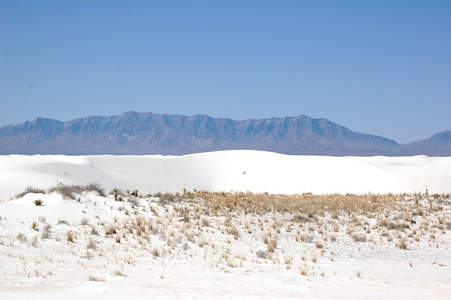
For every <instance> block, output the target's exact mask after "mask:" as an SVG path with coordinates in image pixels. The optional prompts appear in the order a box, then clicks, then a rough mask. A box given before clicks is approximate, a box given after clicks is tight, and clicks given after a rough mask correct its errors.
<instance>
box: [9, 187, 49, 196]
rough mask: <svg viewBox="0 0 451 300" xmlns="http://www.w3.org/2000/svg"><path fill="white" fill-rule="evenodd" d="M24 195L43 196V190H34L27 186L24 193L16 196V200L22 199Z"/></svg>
mask: <svg viewBox="0 0 451 300" xmlns="http://www.w3.org/2000/svg"><path fill="white" fill-rule="evenodd" d="M26 194H45V190H43V189H40V188H35V187H32V186H28V187H27V188H26V189H25V191H23V192H21V193H19V194H17V195H16V198H22V197H23V196H25V195H26Z"/></svg>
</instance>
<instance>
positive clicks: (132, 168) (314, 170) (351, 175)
mask: <svg viewBox="0 0 451 300" xmlns="http://www.w3.org/2000/svg"><path fill="white" fill-rule="evenodd" d="M60 182H61V183H65V184H72V183H78V184H88V183H91V182H97V183H99V184H100V185H102V186H103V187H104V188H106V189H107V190H109V189H112V188H114V187H118V188H122V189H130V190H134V189H138V190H139V191H140V192H141V193H155V192H181V191H182V190H183V189H187V190H194V189H197V190H209V191H226V192H230V191H236V192H238V191H243V192H246V191H250V192H268V193H285V194H294V193H307V192H309V193H313V194H331V193H354V194H364V193H415V192H424V191H425V190H426V189H428V191H429V192H430V193H451V157H426V156H415V157H327V156H292V155H282V154H276V153H271V152H263V151H245V150H235V151H219V152H210V153H201V154H192V155H185V156H159V155H152V156H110V155H104V156H62V155H45V156H41V155H34V156H24V155H9V156H0V201H6V200H8V199H10V198H11V197H12V196H13V195H14V194H16V193H18V192H21V191H23V190H24V189H25V188H26V187H27V186H35V187H40V188H48V187H51V186H52V185H55V184H57V183H60Z"/></svg>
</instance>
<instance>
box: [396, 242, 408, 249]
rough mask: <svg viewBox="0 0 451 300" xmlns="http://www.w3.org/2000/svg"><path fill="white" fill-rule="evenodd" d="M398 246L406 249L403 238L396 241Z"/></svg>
mask: <svg viewBox="0 0 451 300" xmlns="http://www.w3.org/2000/svg"><path fill="white" fill-rule="evenodd" d="M398 248H399V249H403V250H406V249H407V242H406V240H405V239H402V240H400V241H399V242H398Z"/></svg>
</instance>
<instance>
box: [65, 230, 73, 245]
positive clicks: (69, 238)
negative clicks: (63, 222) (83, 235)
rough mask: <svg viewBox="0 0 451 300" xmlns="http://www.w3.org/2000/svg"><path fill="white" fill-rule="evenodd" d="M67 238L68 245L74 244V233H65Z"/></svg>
mask: <svg viewBox="0 0 451 300" xmlns="http://www.w3.org/2000/svg"><path fill="white" fill-rule="evenodd" d="M66 236H67V242H68V243H73V242H74V233H73V232H72V231H70V230H68V231H67V233H66Z"/></svg>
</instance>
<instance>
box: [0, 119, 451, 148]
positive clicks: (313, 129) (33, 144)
mask: <svg viewBox="0 0 451 300" xmlns="http://www.w3.org/2000/svg"><path fill="white" fill-rule="evenodd" d="M447 132H449V133H447ZM436 135H438V136H435V135H434V136H433V137H434V138H433V137H431V138H429V139H425V140H422V141H417V142H411V143H408V144H403V145H400V144H398V143H396V142H395V141H394V140H391V139H387V138H384V137H381V136H377V135H371V134H365V133H359V132H354V131H352V130H350V129H348V128H346V127H344V126H341V125H339V124H336V123H333V122H331V121H329V120H327V119H324V118H319V119H314V118H311V117H309V116H305V115H298V116H295V117H282V118H267V119H246V120H242V121H236V120H232V119H228V118H212V117H210V116H208V115H201V114H197V115H192V116H185V115H169V114H154V113H151V112H148V113H137V112H134V111H130V112H126V113H124V114H121V115H114V116H89V117H85V118H78V119H74V120H70V121H67V122H62V121H58V120H54V119H47V118H42V117H39V118H37V119H35V120H33V121H31V122H30V121H26V122H23V123H20V124H16V125H8V126H3V127H0V154H3V155H5V154H67V155H94V154H118V155H119V154H137V155H142V154H164V155H170V154H172V155H182V154H190V153H199V152H210V151H217V150H232V149H248V150H264V151H272V152H278V153H283V154H304V155H332V156H346V155H360V156H370V155H371V156H372V155H388V156H399V155H416V154H424V155H436V154H435V153H439V155H451V131H445V132H444V134H442V135H440V133H437V134H436ZM432 138H433V139H432ZM431 139H432V140H431Z"/></svg>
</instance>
